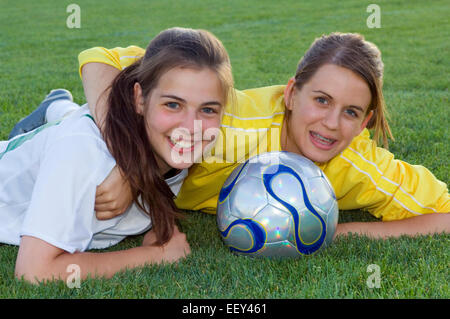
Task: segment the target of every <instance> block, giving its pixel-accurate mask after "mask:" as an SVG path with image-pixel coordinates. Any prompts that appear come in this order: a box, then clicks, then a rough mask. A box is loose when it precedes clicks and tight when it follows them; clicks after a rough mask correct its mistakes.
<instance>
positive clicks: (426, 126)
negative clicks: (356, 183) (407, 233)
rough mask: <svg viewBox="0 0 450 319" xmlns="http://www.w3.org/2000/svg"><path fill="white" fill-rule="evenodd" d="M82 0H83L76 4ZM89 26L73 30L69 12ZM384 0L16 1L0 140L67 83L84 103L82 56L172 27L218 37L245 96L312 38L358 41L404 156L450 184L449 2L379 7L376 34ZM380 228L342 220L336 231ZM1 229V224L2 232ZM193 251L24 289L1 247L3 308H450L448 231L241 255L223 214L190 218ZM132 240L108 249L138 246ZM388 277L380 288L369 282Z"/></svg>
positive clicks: (6, 48)
mask: <svg viewBox="0 0 450 319" xmlns="http://www.w3.org/2000/svg"><path fill="white" fill-rule="evenodd" d="M75 1H76V2H75ZM74 2H75V3H76V4H78V5H79V7H80V8H81V12H80V17H81V27H80V28H74V29H70V28H68V27H67V25H66V20H67V18H68V16H69V14H70V13H67V12H66V8H67V6H68V5H69V4H70V3H74ZM373 2H374V1H372V0H371V1H360V0H350V1H339V2H332V3H333V4H330V2H329V1H322V0H316V1H297V0H291V1H272V0H270V1H266V0H263V1H261V0H247V1H238V0H231V1H223V0H212V1H200V0H189V1H166V0H152V1H143V0H141V1H137V0H134V1H131V0H129V1H128V0H124V1H120V2H113V1H104V0H102V1H95V2H94V1H85V0H70V1H56V0H55V1H40V2H37V1H31V0H22V1H12V0H3V1H2V10H1V11H0V27H1V33H0V61H1V68H0V75H1V79H0V140H5V139H6V138H7V135H8V132H9V131H10V130H11V128H12V127H13V125H14V123H15V122H16V121H17V120H19V119H20V118H21V117H22V116H24V115H26V114H28V113H29V112H30V111H31V110H33V109H34V107H35V106H36V105H38V104H39V103H40V101H41V100H42V98H43V97H44V96H45V95H46V94H47V92H48V91H49V90H50V89H53V88H57V87H65V88H67V89H69V90H71V91H72V93H73V95H74V98H75V101H76V102H79V103H84V96H83V89H82V85H81V81H80V78H79V75H78V72H77V68H78V62H77V55H78V53H79V52H80V51H82V50H84V49H86V48H89V47H92V46H104V47H115V46H128V45H130V44H135V45H139V46H141V47H145V46H146V45H147V43H148V42H149V40H150V39H151V38H152V37H153V36H154V35H155V34H157V33H158V32H159V31H161V30H162V29H164V28H168V27H172V26H184V27H192V28H203V29H208V30H210V31H212V32H213V33H214V34H215V35H217V36H218V37H219V38H220V39H221V40H222V41H223V43H224V44H225V46H226V48H227V49H228V52H229V54H230V57H231V61H232V65H233V71H234V72H233V73H234V77H235V83H236V87H237V88H239V89H244V88H251V87H259V86H266V85H272V84H283V83H286V82H287V80H288V79H289V77H291V76H292V75H293V72H294V70H295V67H296V64H297V62H298V60H299V59H300V57H301V56H302V54H303V53H304V52H305V50H306V49H307V48H308V47H309V45H310V43H311V42H312V41H313V39H314V38H315V37H317V36H319V35H321V34H324V33H329V32H332V31H342V32H360V33H362V34H363V35H364V36H365V37H366V38H367V39H368V40H370V41H373V42H374V43H376V44H377V45H378V46H379V48H380V49H381V51H382V52H383V60H384V63H385V85H384V93H385V97H386V101H387V105H388V107H389V110H390V114H391V127H392V129H393V133H394V136H395V137H396V141H395V142H391V145H390V149H391V151H392V152H393V153H395V154H396V156H397V157H398V158H400V159H403V160H406V161H408V162H410V163H413V164H420V165H424V166H426V167H428V168H429V169H430V170H431V171H432V172H433V173H434V174H435V175H436V176H437V177H438V178H439V179H440V180H442V181H444V182H446V183H447V184H449V182H450V177H449V174H448V171H449V158H450V147H449V146H450V134H449V130H448V127H449V126H450V125H449V124H450V123H449V120H450V116H449V115H450V114H449V112H450V107H449V92H448V88H449V76H448V73H449V66H450V54H449V53H450V51H449V47H450V45H449V38H450V23H449V20H448V17H449V16H450V6H449V5H448V2H447V1H422V0H413V1H407V0H396V1H392V0H390V1H377V2H376V4H378V5H379V6H380V8H381V27H380V28H368V26H367V24H366V20H367V18H368V17H369V15H370V13H368V12H366V8H367V6H368V5H369V4H371V3H373ZM353 220H365V221H372V220H373V218H372V217H370V216H369V215H368V214H366V213H364V212H342V213H341V216H340V222H348V221H353ZM0 227H1V226H0ZM182 230H183V231H184V232H186V234H187V237H188V240H189V242H190V245H191V249H192V253H191V255H190V256H189V257H188V258H187V259H185V260H183V261H181V262H180V263H178V264H173V265H163V266H151V267H145V268H142V269H137V270H132V271H127V272H124V273H120V274H118V275H116V276H115V277H114V278H112V279H110V280H102V279H95V280H94V279H90V280H87V281H85V282H83V283H82V284H81V287H80V288H79V289H76V288H74V289H69V288H68V287H67V286H66V284H65V283H64V282H55V283H49V284H47V285H41V286H31V285H29V284H27V283H25V282H21V281H18V280H16V279H14V263H15V258H16V255H17V250H18V249H17V247H13V246H8V245H0V298H58V297H59V298H449V297H450V288H449V277H450V276H449V265H450V262H449V249H448V247H449V244H450V236H449V235H436V236H422V237H418V238H406V237H405V238H399V239H390V240H386V241H381V240H369V239H367V238H364V237H349V238H345V239H344V238H341V239H339V240H337V241H336V242H335V243H334V245H332V246H331V247H330V248H329V249H327V250H325V251H323V252H322V253H320V254H317V255H314V256H311V257H307V258H302V259H297V260H261V259H249V258H245V257H238V256H235V255H232V254H231V253H229V251H228V250H227V249H226V248H225V247H224V246H223V244H222V242H221V240H220V237H219V234H218V232H217V230H216V226H215V217H214V216H210V215H205V214H202V213H190V214H188V218H186V219H185V220H183V221H182ZM141 239H142V238H141V237H133V238H129V239H126V240H125V241H124V242H122V243H121V244H119V245H117V246H115V247H113V248H111V250H116V249H124V248H128V247H132V246H135V245H139V244H140V241H141ZM371 264H376V265H378V266H379V267H380V271H381V273H380V278H381V282H380V288H369V287H368V285H367V284H366V282H367V280H368V278H369V276H370V275H371V273H370V272H368V271H367V269H368V266H369V265H371Z"/></svg>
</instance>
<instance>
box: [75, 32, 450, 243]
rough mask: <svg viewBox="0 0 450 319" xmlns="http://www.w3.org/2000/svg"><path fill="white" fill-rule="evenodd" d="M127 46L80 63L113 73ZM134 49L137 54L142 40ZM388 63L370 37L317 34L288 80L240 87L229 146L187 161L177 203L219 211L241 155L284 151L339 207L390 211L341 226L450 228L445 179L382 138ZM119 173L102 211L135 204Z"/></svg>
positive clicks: (392, 230) (385, 231) (224, 142)
mask: <svg viewBox="0 0 450 319" xmlns="http://www.w3.org/2000/svg"><path fill="white" fill-rule="evenodd" d="M127 50H129V48H126V49H121V48H116V49H112V50H106V52H108V54H105V52H102V51H101V50H99V49H98V48H94V49H91V50H88V51H85V52H83V53H82V54H81V55H80V64H81V67H83V66H84V68H86V67H87V66H89V65H92V67H94V65H95V67H96V68H98V69H100V70H104V71H105V73H103V74H104V75H105V76H104V77H103V79H104V80H105V79H107V77H108V76H107V75H106V70H111V72H113V71H112V70H114V68H112V67H115V68H120V67H122V66H123V62H122V60H121V59H119V58H120V57H122V56H127V55H128V54H127ZM133 50H134V52H135V53H136V54H139V51H138V50H137V49H136V47H133ZM111 56H117V59H115V58H114V59H112V58H110V57H111ZM89 62H100V63H89ZM86 63H87V64H86ZM106 64H109V65H106ZM111 66H112V67H111ZM383 68H384V66H383V62H382V60H381V53H380V51H379V50H378V48H377V47H376V46H375V45H374V44H373V43H371V42H369V41H366V40H365V39H364V38H363V36H361V35H359V34H352V33H332V34H330V35H326V36H322V37H320V38H318V39H316V40H315V41H314V42H313V44H312V45H311V47H310V48H309V50H308V51H307V52H306V54H305V55H304V56H303V58H302V59H301V60H300V62H299V64H298V68H297V71H296V74H295V76H294V77H293V78H292V79H290V80H289V82H288V84H287V86H271V87H265V88H258V89H250V90H244V91H235V93H236V97H237V100H236V102H237V103H236V107H233V108H231V107H230V108H227V109H226V111H225V115H224V117H223V119H222V127H221V133H222V135H221V137H220V139H219V140H218V141H219V142H221V143H217V144H216V145H220V147H221V148H220V147H216V148H215V149H214V151H213V152H211V156H210V158H207V159H206V160H205V161H203V162H202V163H199V164H196V165H194V166H193V167H192V168H191V169H190V170H189V175H188V177H187V178H186V180H185V181H184V183H183V186H182V188H181V190H180V193H179V195H178V197H177V199H176V203H177V206H178V207H179V208H183V209H189V210H202V211H206V212H208V213H215V210H216V207H217V198H218V195H219V192H220V189H221V187H222V185H223V183H224V181H225V180H226V178H227V177H228V176H229V175H230V174H231V172H232V171H233V170H234V169H235V168H236V167H237V166H238V165H239V164H240V163H241V162H242V161H245V160H247V159H248V158H249V157H250V156H253V155H256V154H258V153H261V152H268V151H280V150H284V151H290V152H295V153H298V154H300V155H303V156H305V157H307V158H309V159H311V160H313V161H315V163H316V164H317V165H319V167H320V168H321V169H322V170H323V171H324V173H325V174H326V175H327V177H328V178H329V180H330V182H331V183H332V185H333V187H334V190H335V192H336V197H337V199H338V204H339V208H340V210H354V209H360V210H367V211H369V212H370V213H371V214H373V215H374V216H375V217H378V218H381V219H382V222H364V223H345V224H339V225H338V228H337V234H338V235H339V234H347V233H357V234H364V235H367V236H370V237H374V238H387V237H392V236H401V235H417V234H428V233H436V232H447V233H448V232H450V220H449V218H450V215H449V214H446V213H448V212H449V211H450V196H449V193H448V189H447V186H446V184H445V183H443V182H441V181H439V180H437V179H436V177H435V176H434V175H433V174H432V173H431V172H430V171H429V170H427V169H426V168H425V167H423V166H419V165H410V164H408V163H406V162H404V161H401V160H398V159H395V158H394V155H393V154H392V153H390V152H389V151H388V150H387V149H386V148H382V147H379V146H377V142H378V141H380V140H381V141H382V144H383V145H384V146H385V147H387V142H388V138H392V134H391V130H390V128H389V125H388V122H387V119H386V118H387V115H386V106H385V102H384V98H383V93H382V84H383ZM84 71H86V73H83V81H84V84H85V88H86V87H87V86H88V90H89V89H92V90H94V91H95V84H94V85H87V84H91V83H93V82H94V83H95V82H102V81H98V79H99V78H101V77H99V76H98V75H97V76H96V75H95V74H92V73H90V72H87V71H88V70H87V69H86V70H84ZM97 71H98V70H97ZM97 74H99V73H97ZM368 129H371V130H372V132H373V138H371V137H370V135H369V131H368ZM254 132H258V134H260V135H259V136H258V138H252V137H253V136H254V135H252V134H254ZM243 136H244V138H242V137H243ZM245 137H248V138H245ZM261 137H262V138H261ZM274 137H275V138H274ZM236 140H240V141H243V143H239V142H238V143H236V142H235V141H236ZM242 150H245V152H242ZM229 152H234V154H231V155H233V156H228V155H229ZM226 153H228V154H226ZM236 154H241V156H240V157H239V156H238V157H236V156H235V155H236ZM225 158H226V159H229V158H234V159H235V160H234V161H233V162H230V161H227V160H225ZM114 175H116V177H115V178H114V177H111V178H110V179H107V180H106V181H105V183H104V184H103V185H100V187H99V190H101V192H102V193H109V194H113V195H111V196H110V199H111V200H110V201H109V202H108V201H107V200H105V201H104V199H105V197H101V196H99V199H100V201H104V204H105V206H103V208H104V209H103V211H102V212H100V213H98V214H100V215H101V216H102V217H109V218H110V217H113V216H115V215H117V214H119V213H120V212H121V211H122V210H123V209H124V207H127V205H128V203H129V195H127V192H126V191H123V190H124V189H126V186H125V187H116V186H117V185H118V184H119V185H120V182H118V181H117V180H121V178H120V176H119V175H118V174H114ZM109 181H111V184H109ZM114 185H115V186H114ZM119 192H120V195H119V196H116V194H117V193H119ZM127 197H128V198H127ZM435 213H444V214H435ZM411 217H413V218H411Z"/></svg>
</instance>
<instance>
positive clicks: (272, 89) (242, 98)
mask: <svg viewBox="0 0 450 319" xmlns="http://www.w3.org/2000/svg"><path fill="white" fill-rule="evenodd" d="M235 93H236V94H235V95H236V101H235V102H236V103H234V104H230V105H228V107H227V108H226V110H225V114H224V117H223V127H225V128H227V127H230V128H242V129H255V128H267V127H270V126H271V125H272V124H273V123H281V121H282V119H283V117H284V102H283V96H284V86H283V85H277V86H269V87H263V88H257V89H249V90H244V91H238V90H235Z"/></svg>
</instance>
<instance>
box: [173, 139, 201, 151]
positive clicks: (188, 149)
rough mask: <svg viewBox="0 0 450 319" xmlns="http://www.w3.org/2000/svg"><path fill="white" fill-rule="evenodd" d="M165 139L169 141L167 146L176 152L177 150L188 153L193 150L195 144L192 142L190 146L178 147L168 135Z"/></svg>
mask: <svg viewBox="0 0 450 319" xmlns="http://www.w3.org/2000/svg"><path fill="white" fill-rule="evenodd" d="M167 140H168V142H169V146H170V148H172V149H173V150H175V151H176V152H178V153H179V154H183V153H190V152H192V151H194V149H195V146H196V144H197V143H194V144H192V146H190V147H186V148H180V147H179V146H177V145H175V144H174V143H173V142H172V140H171V139H170V137H167Z"/></svg>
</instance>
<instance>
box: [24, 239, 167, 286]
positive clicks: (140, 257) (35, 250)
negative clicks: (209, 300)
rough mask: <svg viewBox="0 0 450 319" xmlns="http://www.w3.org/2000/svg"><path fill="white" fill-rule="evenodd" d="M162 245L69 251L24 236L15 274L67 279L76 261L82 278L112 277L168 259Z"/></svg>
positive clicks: (37, 279)
mask: <svg viewBox="0 0 450 319" xmlns="http://www.w3.org/2000/svg"><path fill="white" fill-rule="evenodd" d="M164 253H165V251H164V248H163V247H159V246H141V247H135V248H131V249H127V250H121V251H113V252H102V253H94V252H79V253H73V254H71V253H68V252H66V251H63V250H61V249H59V248H56V247H54V246H51V245H49V244H48V243H46V242H45V241H43V240H40V239H37V238H33V237H27V238H22V243H21V245H20V248H19V253H18V256H17V261H16V270H15V275H16V277H18V278H22V277H23V278H24V279H25V280H27V281H30V282H33V283H36V282H41V281H43V280H53V279H61V280H66V279H67V277H68V276H70V275H71V274H72V271H73V270H70V268H68V266H69V265H72V264H75V265H76V266H77V268H78V269H79V271H80V273H79V275H80V279H85V278H87V277H88V276H91V277H105V278H110V277H112V276H113V275H114V274H115V273H117V272H119V271H122V270H125V269H129V268H134V267H139V266H144V265H145V264H152V263H161V262H162V261H163V260H165V259H166V257H165V254H164Z"/></svg>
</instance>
